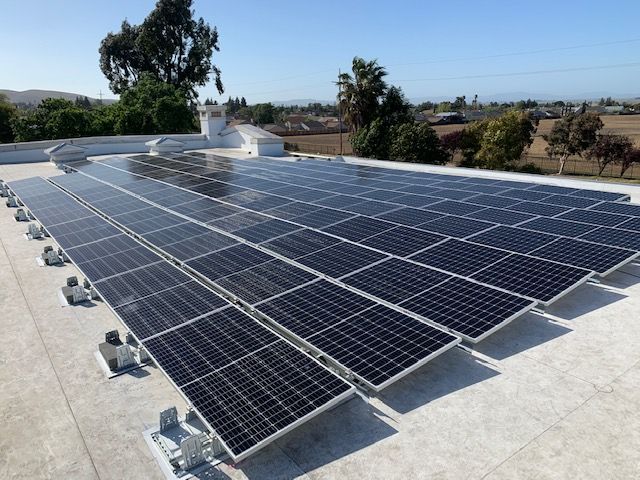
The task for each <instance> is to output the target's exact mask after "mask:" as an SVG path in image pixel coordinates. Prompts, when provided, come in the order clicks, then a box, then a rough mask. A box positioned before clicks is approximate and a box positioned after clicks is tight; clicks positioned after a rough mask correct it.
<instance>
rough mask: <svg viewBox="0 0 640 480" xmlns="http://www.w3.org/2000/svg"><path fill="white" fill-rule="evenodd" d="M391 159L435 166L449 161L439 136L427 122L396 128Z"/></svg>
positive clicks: (391, 147) (390, 153) (390, 154)
mask: <svg viewBox="0 0 640 480" xmlns="http://www.w3.org/2000/svg"><path fill="white" fill-rule="evenodd" d="M389 157H390V158H391V160H400V161H403V162H415V163H431V164H435V165H443V164H445V163H446V162H447V160H448V159H449V155H448V154H447V152H445V150H444V149H443V148H442V145H441V143H440V139H439V138H438V134H437V133H436V132H435V130H434V129H433V128H431V126H430V125H429V124H428V123H426V122H424V123H403V124H401V125H398V126H396V127H394V129H393V138H392V140H391V145H390V147H389Z"/></svg>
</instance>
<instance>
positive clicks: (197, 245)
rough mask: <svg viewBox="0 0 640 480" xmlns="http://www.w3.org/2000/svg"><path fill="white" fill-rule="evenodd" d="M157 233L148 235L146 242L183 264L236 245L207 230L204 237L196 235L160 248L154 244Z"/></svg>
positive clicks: (226, 238) (230, 240)
mask: <svg viewBox="0 0 640 480" xmlns="http://www.w3.org/2000/svg"><path fill="white" fill-rule="evenodd" d="M158 233H159V232H154V233H152V234H150V235H149V236H148V237H147V240H148V241H150V242H151V243H153V244H154V245H157V246H158V247H159V248H162V250H163V251H165V252H166V253H168V254H169V255H171V256H173V257H175V258H177V259H178V260H180V261H183V262H186V261H188V260H190V259H193V258H196V257H200V256H202V255H205V254H208V253H212V252H216V251H219V250H222V249H223V248H227V247H230V246H232V245H236V244H237V243H238V242H236V241H235V240H233V239H232V238H229V237H227V236H225V235H221V234H219V233H217V232H213V231H211V230H209V232H208V233H205V234H204V235H197V236H195V237H191V238H186V239H184V240H179V241H177V242H175V243H171V244H169V245H164V246H161V245H158V244H157V243H155V242H156V236H157V235H158Z"/></svg>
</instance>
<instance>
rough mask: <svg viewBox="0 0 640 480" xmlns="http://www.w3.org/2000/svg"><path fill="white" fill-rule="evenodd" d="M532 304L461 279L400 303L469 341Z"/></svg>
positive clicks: (525, 309)
mask: <svg viewBox="0 0 640 480" xmlns="http://www.w3.org/2000/svg"><path fill="white" fill-rule="evenodd" d="M534 305H535V302H532V301H530V300H527V299H524V298H521V297H518V296H516V295H512V294H509V293H505V292H501V291H498V290H495V289H493V288H489V287H486V286H483V285H478V284H476V283H473V282H470V281H468V280H465V279H462V278H451V279H449V280H447V281H446V282H444V283H442V284H440V285H438V286H435V287H433V288H431V289H429V290H427V291H426V292H424V293H423V294H421V295H417V296H415V297H413V298H411V299H409V300H406V301H404V302H402V303H400V306H401V307H403V308H406V309H407V310H409V311H412V312H415V313H418V314H419V315H422V316H423V317H425V318H427V319H429V320H430V321H432V322H435V323H437V324H438V325H442V326H443V327H446V328H448V329H450V330H452V331H454V332H456V333H458V334H460V335H464V336H465V337H467V338H469V339H471V340H472V341H479V340H481V339H482V338H484V337H485V336H487V335H488V334H490V333H491V332H492V331H494V330H495V329H496V328H498V327H500V326H502V325H504V324H506V323H508V322H509V321H511V320H512V319H513V318H515V317H517V316H519V315H521V314H522V313H524V312H525V311H527V310H529V309H531V308H532V307H533V306H534Z"/></svg>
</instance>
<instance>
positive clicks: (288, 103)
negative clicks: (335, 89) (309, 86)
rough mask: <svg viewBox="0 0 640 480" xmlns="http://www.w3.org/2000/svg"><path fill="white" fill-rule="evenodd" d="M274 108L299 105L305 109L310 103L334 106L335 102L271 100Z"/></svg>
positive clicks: (300, 99) (302, 99)
mask: <svg viewBox="0 0 640 480" xmlns="http://www.w3.org/2000/svg"><path fill="white" fill-rule="evenodd" d="M271 103H272V104H273V105H275V106H276V107H290V106H292V105H299V106H301V107H306V106H307V105H309V104H310V103H319V104H321V105H335V103H336V101H335V100H316V99H315V98H294V99H293V100H273V101H272V102H271Z"/></svg>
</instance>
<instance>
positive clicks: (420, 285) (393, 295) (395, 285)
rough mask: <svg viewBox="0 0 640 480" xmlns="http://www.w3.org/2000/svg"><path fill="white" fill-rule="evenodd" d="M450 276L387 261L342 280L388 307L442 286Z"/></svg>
mask: <svg viewBox="0 0 640 480" xmlns="http://www.w3.org/2000/svg"><path fill="white" fill-rule="evenodd" d="M448 278H451V275H448V274H446V273H442V272H439V271H437V270H432V269H430V268H426V267H422V266H420V265H416V264H414V263H411V262H407V261H404V260H400V259H399V258H390V259H389V260H385V261H384V262H381V263H378V264H376V265H374V266H372V267H369V268H365V269H364V270H360V271H359V272H356V273H354V274H351V275H349V276H347V277H345V278H343V280H342V281H343V282H344V283H346V284H347V285H349V286H351V287H353V288H356V289H359V290H362V291H364V292H366V293H368V294H370V295H374V296H376V297H378V298H380V299H382V300H385V301H387V302H390V303H399V302H401V301H403V300H406V299H407V298H410V297H413V296H415V295H418V294H420V293H422V292H423V291H425V290H427V289H428V288H430V287H433V286H435V285H437V284H438V283H441V282H443V281H445V280H447V279H448Z"/></svg>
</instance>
